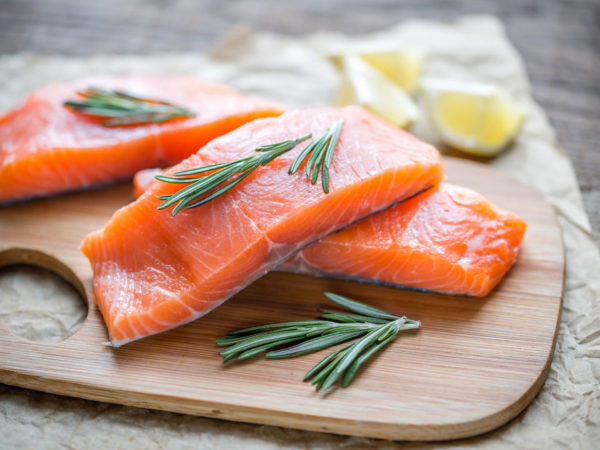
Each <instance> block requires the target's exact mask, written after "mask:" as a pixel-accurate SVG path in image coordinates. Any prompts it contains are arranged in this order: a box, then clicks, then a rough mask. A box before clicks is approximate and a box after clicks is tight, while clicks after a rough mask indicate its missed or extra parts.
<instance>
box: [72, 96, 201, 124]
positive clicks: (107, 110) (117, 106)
mask: <svg viewBox="0 0 600 450" xmlns="http://www.w3.org/2000/svg"><path fill="white" fill-rule="evenodd" d="M77 94H78V95H80V96H81V97H83V99H82V100H67V101H65V102H64V105H65V106H66V107H69V108H71V109H73V110H75V111H77V112H80V113H83V114H87V115H90V116H96V117H104V118H107V120H104V121H102V125H104V126H105V127H115V126H120V125H136V124H142V123H152V122H166V121H168V120H171V119H175V118H178V117H192V116H195V114H194V113H193V112H192V111H190V110H188V109H186V108H183V107H181V106H177V105H174V104H172V103H168V102H165V101H162V100H155V99H146V98H140V97H135V96H133V95H130V94H127V93H125V92H121V91H112V90H106V89H97V88H89V89H86V90H84V91H81V92H78V93H77Z"/></svg>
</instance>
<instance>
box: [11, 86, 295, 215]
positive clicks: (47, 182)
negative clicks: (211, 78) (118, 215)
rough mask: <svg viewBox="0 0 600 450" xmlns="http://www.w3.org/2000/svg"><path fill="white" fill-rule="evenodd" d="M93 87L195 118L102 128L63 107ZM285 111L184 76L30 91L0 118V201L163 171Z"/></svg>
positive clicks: (228, 89) (96, 122) (261, 101)
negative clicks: (171, 106)
mask: <svg viewBox="0 0 600 450" xmlns="http://www.w3.org/2000/svg"><path fill="white" fill-rule="evenodd" d="M89 87H100V88H104V89H120V90H123V91H125V92H127V93H130V94H133V95H136V96H140V97H144V98H157V99H161V100H166V101H170V102H172V103H175V104H178V105H181V106H184V107H187V108H189V109H190V110H192V111H193V112H195V113H196V116H194V117H190V118H185V119H177V120H171V121H168V122H162V123H151V124H142V125H135V126H123V127H110V128H107V127H104V126H102V125H101V124H100V122H101V119H99V118H95V117H90V116H86V115H83V114H80V113H77V112H74V111H72V110H70V109H68V108H66V107H64V106H63V102H64V101H65V100H67V99H74V98H77V95H76V93H77V91H78V90H82V89H86V88H89ZM282 112H283V109H282V108H280V107H278V106H276V105H273V104H271V103H269V102H266V101H263V100H258V99H253V98H249V97H246V96H244V95H242V94H240V93H239V92H237V91H236V90H234V89H232V88H229V87H226V86H222V85H219V84H213V83H206V82H202V81H198V80H195V79H193V78H189V77H184V76H135V77H128V78H89V79H86V80H82V81H80V82H77V83H65V84H51V85H47V86H45V87H42V88H40V89H37V90H36V91H34V92H32V93H31V94H30V95H29V96H28V97H27V98H26V99H25V101H24V103H23V104H22V105H21V106H19V107H17V108H16V109H14V110H12V111H10V112H8V113H7V114H5V115H2V116H0V203H3V202H9V201H13V200H18V199H24V198H28V197H36V196H43V195H49V194H54V193H57V192H62V191H69V190H74V189H79V188H83V187H88V186H93V185H96V184H103V183H107V182H110V181H113V180H116V179H122V178H128V177H131V176H133V174H134V173H135V172H136V171H138V170H141V169H144V168H147V167H164V166H167V165H171V164H175V163H178V162H179V161H181V160H182V159H184V158H186V157H188V156H189V155H191V154H192V153H194V152H195V151H196V150H198V149H199V148H200V147H202V146H203V145H204V144H206V143H207V142H209V141H210V140H212V139H214V138H215V137H217V136H220V135H222V134H225V133H227V132H229V131H231V130H233V129H235V128H237V127H239V126H240V125H243V124H245V123H247V122H249V121H251V120H254V119H256V118H261V117H268V116H276V115H279V114H281V113H282Z"/></svg>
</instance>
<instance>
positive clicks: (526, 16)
mask: <svg viewBox="0 0 600 450" xmlns="http://www.w3.org/2000/svg"><path fill="white" fill-rule="evenodd" d="M472 13H475V14H477V13H491V14H495V15H497V16H498V17H500V18H501V19H502V20H503V21H504V23H505V25H506V27H507V31H508V35H509V38H510V39H511V40H512V42H513V43H514V44H515V45H516V46H517V48H518V49H519V50H520V51H521V52H522V54H523V56H524V58H525V61H526V65H527V70H528V71H529V75H530V77H531V80H532V85H533V93H534V97H535V98H536V100H537V101H538V102H539V103H540V104H541V105H542V107H543V108H544V109H545V110H546V111H547V112H548V114H549V116H550V119H551V121H552V124H553V125H554V127H555V128H556V130H557V133H558V141H559V143H560V145H561V146H562V147H563V148H564V149H565V150H566V151H567V152H568V154H569V156H570V157H571V160H572V161H573V164H574V166H575V170H576V172H577V176H578V179H579V186H580V187H581V191H582V193H583V198H584V202H585V208H586V211H587V213H588V215H589V217H590V220H591V223H592V228H593V230H594V233H595V236H596V241H597V242H600V176H599V174H600V148H599V146H598V141H599V140H600V2H599V1H598V0H577V1H568V0H545V1H540V0H522V1H519V0H505V1H502V2H500V1H497V0H476V1H466V0H447V1H444V2H439V3H438V2H425V1H421V0H400V1H394V0H387V1H386V0H372V1H367V0H363V1H358V0H304V1H296V2H284V1H280V0H264V1H256V0H229V1H226V2H225V1H219V0H213V1H210V0H176V1H167V0H127V1H123V0H102V1H82V0H0V53H16V52H21V51H34V52H44V53H58V54H65V55H79V56H83V55H89V54H92V53H97V52H101V53H138V54H144V53H153V52H166V51H205V50H207V49H209V48H210V47H211V46H213V45H214V44H215V43H216V42H217V41H218V40H219V39H220V38H221V37H222V36H224V35H225V34H227V33H228V32H229V31H231V29H232V28H233V27H234V26H235V25H236V24H240V23H243V24H248V25H250V26H251V27H253V28H255V29H257V30H269V31H276V32H282V33H288V34H292V35H301V34H304V33H308V32H311V31H315V30H320V29H321V30H323V29H328V30H336V31H342V32H347V33H363V32H369V31H374V30H378V29H382V28H386V27H389V26H392V25H394V24H396V23H397V22H399V21H401V20H404V19H408V18H412V17H426V18H437V19H447V18H452V17H454V16H457V15H461V14H472Z"/></svg>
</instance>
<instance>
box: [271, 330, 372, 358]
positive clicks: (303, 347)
mask: <svg viewBox="0 0 600 450" xmlns="http://www.w3.org/2000/svg"><path fill="white" fill-rule="evenodd" d="M361 334H364V331H362V330H358V331H346V332H344V333H334V334H329V335H326V336H319V337H316V338H313V339H310V340H308V341H305V342H302V343H301V344H298V345H294V346H292V347H288V348H284V349H282V350H276V351H272V352H269V353H267V354H266V355H265V356H266V357H267V358H269V359H282V358H290V357H292V356H300V355H306V354H307V353H313V352H317V351H319V350H323V349H324V348H328V347H331V346H332V345H335V344H339V343H341V342H346V341H349V340H350V339H354V338H355V337H358V336H360V335H361Z"/></svg>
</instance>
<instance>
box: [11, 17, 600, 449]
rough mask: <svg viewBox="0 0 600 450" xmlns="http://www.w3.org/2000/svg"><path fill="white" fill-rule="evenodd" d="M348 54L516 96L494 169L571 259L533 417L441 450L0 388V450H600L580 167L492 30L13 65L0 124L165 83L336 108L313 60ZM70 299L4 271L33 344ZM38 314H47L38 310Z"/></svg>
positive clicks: (598, 285)
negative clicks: (517, 189) (34, 96)
mask: <svg viewBox="0 0 600 450" xmlns="http://www.w3.org/2000/svg"><path fill="white" fill-rule="evenodd" d="M352 40H360V41H365V40H372V41H377V42H381V43H387V44H392V45H398V46H407V47H418V48H422V49H424V50H426V51H427V53H428V55H429V58H428V61H427V64H426V67H425V75H435V76H444V77H447V78H454V79H459V80H466V81H469V80H474V81H486V82H491V83H495V84H497V85H499V86H501V87H503V88H504V89H506V90H507V91H508V92H510V93H511V94H512V95H513V96H514V97H515V98H516V99H517V100H518V101H519V103H520V105H521V106H522V107H523V109H524V110H525V111H526V113H527V115H528V119H527V121H526V122H525V125H524V128H523V130H522V132H521V133H520V135H519V136H518V138H517V140H516V142H515V144H514V146H513V147H512V148H511V149H510V150H509V151H507V152H506V153H504V154H503V155H502V156H500V157H498V158H496V159H495V160H493V161H491V162H489V164H491V165H493V166H494V167H495V168H497V169H498V170H501V171H505V172H507V173H509V174H511V175H513V176H515V177H517V178H519V179H521V180H522V181H524V182H526V183H529V184H530V185H532V186H533V187H535V188H536V189H538V190H539V191H540V192H542V193H543V194H544V195H545V197H546V198H547V199H548V201H549V202H550V203H551V204H552V205H553V206H554V207H555V209H556V211H557V213H558V215H559V219H560V223H561V225H562V228H563V236H564V242H565V245H566V258H567V270H566V286H565V288H566V290H565V298H564V309H563V313H562V318H561V322H560V328H559V335H558V342H557V346H556V352H555V355H554V360H553V363H552V367H551V370H550V373H549V375H548V379H547V381H546V383H545V385H544V387H543V388H542V390H541V392H540V394H539V395H538V396H537V397H536V398H535V399H534V401H533V402H532V404H531V405H530V406H529V408H528V409H527V410H525V412H524V413H523V414H521V415H520V416H518V417H517V418H516V419H515V420H513V421H512V422H510V423H509V424H507V425H505V426H504V427H501V428H500V429H498V430H496V431H493V432H491V433H488V434H487V435H484V436H481V437H477V438H472V439H468V440H460V441H455V442H450V443H443V444H441V443H433V444H423V443H397V442H388V441H377V440H370V439H364V438H356V437H345V436H334V435H329V434H322V433H312V432H303V431H296V430H289V429H282V428H277V427H270V426H258V425H249V424H239V423H233V422H226V421H219V420H213V419H205V418H200V417H192V416H186V415H179V414H171V413H166V412H160V411H150V410H145V409H138V408H131V407H124V406H118V405H108V404H103V403H96V402H91V401H85V400H80V399H71V398H64V397H59V396H54V395H50V394H43V393H38V392H33V391H27V390H23V389H18V388H13V387H9V386H3V385H0V447H2V448H166V449H181V448H183V449H185V448H190V449H191V448H220V449H229V448H244V449H248V448H250V449H251V448H260V449H269V448H290V449H292V448H293V449H296V448H325V449H329V448H349V449H358V448H369V447H381V448H397V447H403V446H406V447H408V448H440V447H444V446H448V447H458V448H463V447H476V448H527V449H550V448H577V449H592V448H598V447H597V446H598V445H600V444H599V442H600V390H599V378H600V300H599V294H600V276H599V275H600V257H599V255H598V250H597V248H596V246H595V244H594V240H593V238H592V235H591V232H590V225H589V222H588V219H587V217H586V215H585V212H584V210H583V205H582V202H581V197H580V193H579V190H578V187H577V182H576V179H575V176H574V172H573V169H572V167H571V164H570V162H569V160H568V158H567V156H566V155H565V153H564V152H563V151H562V150H561V149H560V148H559V147H558V145H557V143H556V141H555V136H554V132H553V130H552V128H551V126H550V124H549V122H548V120H547V118H546V116H545V114H544V113H543V111H542V110H541V109H540V108H539V106H538V105H536V104H535V102H534V101H533V100H532V97H531V93H530V89H529V84H528V80H527V75H526V72H525V68H524V65H523V62H522V61H521V58H520V56H519V55H518V53H517V52H516V50H515V49H514V48H513V46H512V45H511V44H510V43H509V42H508V40H507V38H506V36H505V33H504V30H503V28H502V26H501V24H500V23H499V22H498V21H497V20H496V19H494V18H491V17H464V18H460V19H457V20H454V21H449V22H444V23H442V22H431V21H421V20H412V21H407V22H405V23H402V24H400V25H399V26H397V27H395V28H393V29H390V30H386V31H382V32H381V33H377V34H374V35H370V36H366V37H361V38H356V37H354V38H350V37H345V36H340V35H334V34H329V33H319V34H316V35H312V36H309V37H307V38H304V39H296V38H289V37H285V36H279V35H273V34H264V33H261V34H253V33H251V32H250V31H248V30H244V29H239V30H237V31H236V32H234V33H233V34H231V35H230V36H228V37H227V38H226V39H225V40H224V41H223V42H222V43H221V44H220V45H218V46H217V47H216V48H215V49H214V51H213V52H212V53H211V54H210V55H199V54H168V55H164V54H163V55H154V56H148V57H138V56H132V57H128V56H96V57H91V58H88V59H68V58H62V57H53V56H41V55H34V54H20V55H14V56H3V57H0V86H1V88H0V110H6V109H8V108H9V107H10V106H12V105H13V104H14V103H15V102H17V101H18V100H19V99H20V98H22V97H23V96H24V95H25V94H26V93H27V92H28V91H29V90H31V89H33V88H35V87H36V86H39V85H40V84H43V83H46V82H50V81H54V80H71V79H76V78H79V77H82V76H85V75H90V74H127V73H164V72H168V73H185V74H192V75H197V76H199V77H202V78H206V79H213V80H217V81H221V82H225V83H228V84H231V85H233V86H235V87H237V88H238V89H240V90H242V91H244V92H246V93H249V94H253V95H259V96H262V97H266V98H269V99H272V100H275V101H277V102H280V103H283V104H287V105H289V106H291V107H304V106H314V105H325V104H329V103H330V102H331V99H332V96H333V92H334V90H335V86H336V84H337V83H338V81H339V78H338V74H337V73H336V71H335V70H334V68H333V67H332V66H331V65H330V64H329V63H328V62H327V61H326V60H325V59H324V58H323V57H322V56H320V53H319V52H318V51H317V50H316V48H327V47H329V46H331V45H334V44H336V43H339V42H349V41H352ZM412 131H413V132H414V133H415V134H417V135H419V136H420V137H422V138H424V139H426V140H428V141H430V142H433V143H436V144H439V143H438V142H437V141H436V138H435V135H434V134H432V132H431V131H430V129H429V126H428V124H427V122H426V120H420V121H419V122H418V123H417V124H416V125H415V127H414V128H413V130H412ZM594 150H595V149H590V151H594ZM515 201H518V199H515ZM0 214H1V210H0ZM74 296H75V295H74V293H73V291H72V290H71V289H70V288H69V287H68V286H65V284H64V282H61V281H60V280H57V279H56V277H54V276H52V275H49V274H47V273H45V272H43V271H39V270H36V269H31V268H17V269H11V270H9V271H8V272H7V271H4V272H3V273H2V275H1V276H0V320H1V321H2V322H4V324H5V325H7V326H9V327H11V328H13V329H16V330H18V331H19V332H21V333H25V334H26V335H27V336H28V337H29V338H34V339H41V340H47V339H53V340H56V339H59V338H60V337H61V336H64V335H67V334H70V333H71V332H72V330H73V329H75V328H76V327H77V324H78V323H79V322H81V318H82V317H83V315H84V314H85V311H83V312H82V309H81V307H79V306H77V305H78V303H77V302H78V301H77V300H76V299H75V300H73V301H69V299H72V298H73V297H74ZM41 304H46V305H47V306H45V307H44V308H40V306H39V305H41ZM52 305H53V306H52ZM74 305H75V306H74ZM79 305H80V303H79ZM523 320H527V318H526V317H524V318H523ZM324 407H326V405H324Z"/></svg>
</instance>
